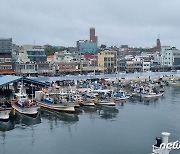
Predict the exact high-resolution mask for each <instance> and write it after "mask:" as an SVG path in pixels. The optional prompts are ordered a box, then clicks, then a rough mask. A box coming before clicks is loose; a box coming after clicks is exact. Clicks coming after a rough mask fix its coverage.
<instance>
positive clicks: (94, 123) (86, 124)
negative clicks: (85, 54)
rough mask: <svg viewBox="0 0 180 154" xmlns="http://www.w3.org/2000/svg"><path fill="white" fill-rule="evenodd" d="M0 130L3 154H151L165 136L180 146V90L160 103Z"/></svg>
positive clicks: (48, 117) (46, 116)
mask: <svg viewBox="0 0 180 154" xmlns="http://www.w3.org/2000/svg"><path fill="white" fill-rule="evenodd" d="M0 130H1V131H0V150H1V152H0V153H1V154H20V153H21V154H150V153H151V152H152V145H153V144H155V138H156V137H157V136H161V132H163V131H167V132H170V133H171V136H170V138H169V140H170V141H176V140H180V86H175V85H174V86H169V87H166V92H165V94H164V96H163V97H162V98H158V99H145V100H140V99H130V100H128V101H126V102H118V103H117V104H116V109H112V108H89V107H83V108H82V110H81V111H80V112H78V113H76V114H67V113H61V114H55V113H51V112H49V111H44V110H41V111H40V114H39V115H38V117H37V118H36V119H31V118H28V117H25V116H21V115H17V117H15V118H13V119H11V120H10V121H9V122H8V123H4V122H1V123H0ZM178 153H180V151H178V150H176V151H172V154H178Z"/></svg>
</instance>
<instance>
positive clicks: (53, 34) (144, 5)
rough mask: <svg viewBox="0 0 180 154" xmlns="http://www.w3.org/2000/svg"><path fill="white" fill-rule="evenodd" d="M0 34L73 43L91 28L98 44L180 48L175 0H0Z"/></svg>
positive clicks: (23, 40)
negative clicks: (157, 40)
mask: <svg viewBox="0 0 180 154" xmlns="http://www.w3.org/2000/svg"><path fill="white" fill-rule="evenodd" d="M0 3H1V5H0V37H12V38H13V41H14V42H16V43H18V44H32V43H33V42H34V41H36V43H37V44H53V45H65V46H75V43H76V41H77V40H79V39H88V38H89V28H90V27H95V28H96V34H97V35H98V36H99V43H100V44H101V43H106V44H107V45H121V44H129V45H130V46H136V47H139V46H142V47H151V46H153V45H154V44H155V40H156V38H157V36H158V34H160V35H161V42H162V44H165V45H172V46H176V47H179V48H180V45H179V42H180V38H179V36H180V31H179V27H180V20H178V17H179V16H180V12H179V11H178V9H179V8H178V7H179V4H180V1H179V0H172V1H169V0H16V1H15V0H0Z"/></svg>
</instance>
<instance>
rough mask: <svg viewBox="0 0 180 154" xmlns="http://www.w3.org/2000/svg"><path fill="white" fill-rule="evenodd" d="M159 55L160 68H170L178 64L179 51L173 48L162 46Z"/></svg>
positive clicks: (179, 59) (179, 58)
mask: <svg viewBox="0 0 180 154" xmlns="http://www.w3.org/2000/svg"><path fill="white" fill-rule="evenodd" d="M160 54H161V65H162V66H168V67H172V66H174V65H179V64H180V62H179V61H180V50H178V49H176V48H175V47H170V46H162V47H161V53H160Z"/></svg>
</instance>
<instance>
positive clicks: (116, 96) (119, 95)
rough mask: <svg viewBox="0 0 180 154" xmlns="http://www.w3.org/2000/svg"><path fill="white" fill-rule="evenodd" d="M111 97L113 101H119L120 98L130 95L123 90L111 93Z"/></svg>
mask: <svg viewBox="0 0 180 154" xmlns="http://www.w3.org/2000/svg"><path fill="white" fill-rule="evenodd" d="M113 97H114V100H115V101H120V100H127V99H129V98H130V97H131V95H130V94H127V93H126V92H124V91H118V92H114V93H113Z"/></svg>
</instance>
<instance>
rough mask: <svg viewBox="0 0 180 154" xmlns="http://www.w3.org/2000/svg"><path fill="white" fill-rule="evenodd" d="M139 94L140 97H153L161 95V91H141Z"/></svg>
mask: <svg viewBox="0 0 180 154" xmlns="http://www.w3.org/2000/svg"><path fill="white" fill-rule="evenodd" d="M140 96H141V97H142V98H155V97H161V96H163V93H153V92H151V93H144V94H143V93H142V94H140Z"/></svg>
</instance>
